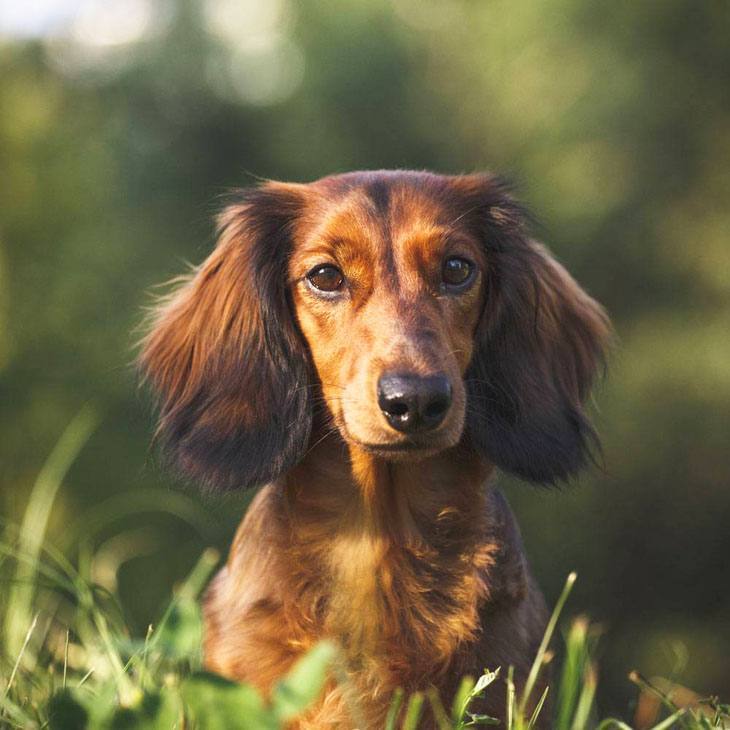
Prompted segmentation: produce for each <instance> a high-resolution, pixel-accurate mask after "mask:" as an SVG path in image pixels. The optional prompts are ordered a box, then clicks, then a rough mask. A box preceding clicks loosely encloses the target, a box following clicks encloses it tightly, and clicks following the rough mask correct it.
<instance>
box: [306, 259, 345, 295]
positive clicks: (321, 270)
mask: <svg viewBox="0 0 730 730" xmlns="http://www.w3.org/2000/svg"><path fill="white" fill-rule="evenodd" d="M307 281H308V282H309V283H310V284H311V285H312V286H313V287H314V288H315V289H317V290H318V291H322V292H327V293H332V292H336V291H339V290H340V289H341V288H342V285H343V283H344V281H345V277H344V275H343V274H342V272H341V271H340V270H339V269H338V268H337V267H336V266H333V265H332V264H320V265H319V266H315V267H314V268H313V269H312V270H311V271H310V272H309V273H308V274H307Z"/></svg>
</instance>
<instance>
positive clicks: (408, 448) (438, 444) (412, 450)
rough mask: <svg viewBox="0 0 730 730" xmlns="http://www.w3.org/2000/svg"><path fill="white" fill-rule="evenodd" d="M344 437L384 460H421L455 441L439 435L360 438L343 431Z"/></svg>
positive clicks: (434, 454) (450, 446) (357, 446)
mask: <svg viewBox="0 0 730 730" xmlns="http://www.w3.org/2000/svg"><path fill="white" fill-rule="evenodd" d="M344 438H345V441H347V442H348V443H350V444H352V445H353V446H354V447H356V448H358V449H360V450H361V451H365V452H366V453H368V454H372V455H373V456H376V457H378V458H379V459H383V460H384V461H421V460H422V459H427V458H429V457H431V456H436V454H439V453H441V452H442V451H446V450H447V449H450V448H452V447H453V446H454V445H455V443H456V442H455V441H454V439H452V438H446V437H445V436H439V435H433V436H430V435H424V436H422V437H420V438H418V437H415V436H410V437H408V438H407V439H405V438H404V439H400V440H393V439H389V440H386V439H384V438H382V439H360V438H357V437H355V436H354V435H353V434H352V433H345V434H344ZM457 440H458V439H457Z"/></svg>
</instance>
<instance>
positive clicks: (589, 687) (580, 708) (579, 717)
mask: <svg viewBox="0 0 730 730" xmlns="http://www.w3.org/2000/svg"><path fill="white" fill-rule="evenodd" d="M597 685H598V679H597V676H596V669H595V667H593V666H592V665H590V664H589V665H588V666H587V667H586V671H585V674H584V679H583V687H582V688H581V691H580V695H579V696H578V704H577V705H576V708H575V715H574V716H573V724H572V725H571V730H583V728H585V727H588V718H589V716H590V714H591V709H592V707H593V700H594V699H595V697H596V687H597Z"/></svg>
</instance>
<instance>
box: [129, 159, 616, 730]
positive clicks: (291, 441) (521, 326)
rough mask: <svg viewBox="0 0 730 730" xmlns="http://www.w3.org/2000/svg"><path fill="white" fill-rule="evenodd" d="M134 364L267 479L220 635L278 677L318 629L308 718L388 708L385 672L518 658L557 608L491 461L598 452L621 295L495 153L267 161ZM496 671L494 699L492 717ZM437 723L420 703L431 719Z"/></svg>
mask: <svg viewBox="0 0 730 730" xmlns="http://www.w3.org/2000/svg"><path fill="white" fill-rule="evenodd" d="M156 315H157V316H156V319H155V321H154V323H153V326H152V329H151V331H150V333H149V335H148V337H147V339H146V341H145V343H144V350H143V353H142V358H141V363H142V368H143V371H144V373H145V374H146V376H147V377H148V378H149V380H150V381H151V383H152V385H153V387H154V388H155V389H156V391H157V392H158V393H159V399H160V427H159V429H160V435H161V437H162V439H163V441H164V443H165V445H166V447H167V450H168V452H169V454H170V455H171V456H172V457H173V458H174V461H175V462H176V463H177V464H178V465H179V466H180V467H181V468H182V470H183V471H184V472H185V473H186V474H187V475H189V476H191V477H192V478H193V479H194V480H196V481H199V482H202V483H203V484H206V485H209V486H211V487H216V488H219V489H224V490H232V489H245V488H247V487H262V488H261V490H260V491H259V492H258V494H257V496H256V498H255V499H254V501H253V503H252V505H251V507H250V508H249V510H248V512H247V514H246V516H245V519H244V520H243V522H242V523H241V525H240V527H239V529H238V533H237V535H236V538H235V541H234V543H233V547H232V549H231V553H230V557H229V559H228V563H227V565H226V567H225V568H223V570H222V571H221V572H220V573H219V574H218V576H217V577H216V578H215V580H214V581H213V583H212V585H211V587H210V589H209V591H208V594H207V598H206V600H205V624H206V625H205V629H206V635H205V660H206V663H207V666H208V667H209V668H210V669H212V670H215V671H217V672H219V673H221V674H223V675H226V676H228V677H232V678H236V679H241V680H246V681H249V682H252V683H253V684H254V685H256V686H258V687H260V688H261V689H262V690H264V691H267V690H269V689H270V688H271V687H272V684H273V683H274V682H275V681H276V679H277V678H278V677H280V676H281V675H282V674H283V673H284V672H286V670H287V669H288V668H289V667H290V665H291V664H292V663H293V662H294V661H295V660H296V659H297V658H298V657H300V656H301V655H302V653H304V652H306V651H307V649H309V648H310V647H311V646H312V645H313V644H315V642H317V641H318V640H319V639H321V638H323V637H332V638H335V639H336V640H337V642H339V644H340V646H341V647H342V656H343V661H344V665H345V667H346V669H345V671H346V672H347V674H348V676H349V680H350V681H349V682H347V683H346V684H345V685H343V684H342V683H339V684H335V683H334V682H333V683H332V685H331V686H330V687H329V688H328V690H327V691H326V692H325V694H324V695H323V697H322V698H321V701H320V702H319V704H318V705H317V706H316V707H314V708H313V709H312V710H311V711H310V713H309V714H308V715H307V716H306V718H305V719H303V720H301V721H300V722H299V723H298V724H297V727H300V728H325V727H327V728H348V729H351V728H353V727H354V726H355V725H356V721H355V720H354V719H353V716H352V715H351V714H350V709H349V708H350V707H351V706H352V704H353V703H354V704H355V705H356V706H357V707H358V708H359V713H358V714H359V715H360V716H361V717H362V718H364V720H361V721H360V722H361V725H362V724H363V723H365V728H361V730H365V729H366V728H367V729H368V730H369V729H370V728H380V727H382V726H383V721H384V717H385V714H386V711H387V708H388V706H389V704H390V701H391V697H392V695H393V691H394V690H395V689H396V688H397V687H402V688H403V689H404V690H405V691H406V692H411V691H414V690H418V689H425V688H428V687H431V686H435V687H436V688H437V689H438V690H439V691H440V692H441V694H442V697H443V698H444V700H445V701H446V702H448V701H450V696H451V695H453V692H454V690H455V687H456V686H457V684H458V682H459V680H460V678H461V677H462V676H463V675H465V674H467V673H469V674H472V675H479V674H481V672H482V671H483V670H484V668H485V667H488V668H496V667H499V666H501V667H503V668H504V669H505V670H506V668H507V667H508V666H509V665H514V667H515V681H516V684H517V686H518V688H519V686H520V684H522V683H523V682H524V680H525V677H526V673H527V670H528V668H529V666H530V663H531V661H532V658H533V656H534V652H535V650H536V647H537V645H538V643H539V641H540V638H541V637H542V634H543V630H544V625H545V608H544V603H543V599H542V596H541V594H540V592H539V589H538V588H537V587H536V585H535V583H534V581H533V578H532V577H531V575H530V572H529V569H528V565H527V560H526V558H525V554H524V550H523V547H522V543H521V539H520V534H519V530H518V528H517V526H516V524H515V521H514V518H513V516H512V514H511V512H510V509H509V506H508V505H507V503H506V501H505V499H504V498H503V497H502V496H501V495H500V494H499V493H498V492H497V491H495V489H494V488H493V487H492V486H491V484H490V480H491V477H492V474H493V472H494V471H495V468H501V469H503V470H505V471H507V472H510V473H512V474H515V475H517V476H518V477H521V478H523V479H526V480H529V481H531V482H537V483H548V484H550V483H554V482H557V481H561V480H565V479H566V478H568V477H570V476H571V475H572V474H573V473H575V472H576V470H578V469H579V468H580V467H581V466H583V465H584V463H585V462H586V460H587V458H588V457H589V456H590V454H591V452H592V448H591V447H592V445H593V444H594V443H595V441H596V436H595V432H594V430H593V428H592V427H591V424H590V422H589V420H588V418H587V416H586V414H585V412H584V410H583V402H584V401H585V399H586V396H587V395H588V392H589V389H590V386H591V381H592V379H593V376H594V372H595V371H596V369H597V367H598V366H599V364H600V363H601V361H602V356H603V351H604V348H605V345H606V341H607V338H608V333H609V325H608V320H607V318H606V316H605V314H604V312H603V310H602V309H601V307H600V306H599V305H598V304H597V303H596V302H595V301H593V300H592V299H591V298H590V297H589V296H588V295H587V294H586V293H585V292H584V291H583V290H582V289H581V288H580V287H579V286H578V285H577V284H576V282H575V281H574V280H573V279H572V278H571V277H570V275H569V274H568V273H567V272H566V271H565V269H563V268H562V266H560V264H558V263H557V262H556V261H555V260H554V259H553V258H551V256H550V254H549V253H548V252H547V250H546V249H545V248H544V247H543V246H542V245H541V244H539V243H537V242H535V241H534V240H532V239H531V238H530V237H529V234H528V232H527V230H526V224H525V220H524V215H523V212H522V210H521V208H520V206H519V205H518V204H517V203H516V202H515V200H514V199H513V198H512V197H511V196H510V195H509V194H508V192H507V191H506V190H505V187H504V186H503V185H502V184H501V183H500V182H499V181H498V180H497V179H496V178H494V177H492V176H490V175H486V174H476V175H464V176H443V175H434V174H430V173H427V172H405V171H395V172H388V171H381V172H355V173H348V174H344V175H336V176H332V177H327V178H324V179H322V180H319V181H317V182H313V183H310V184H284V183H276V182H270V183H266V184H264V185H262V186H260V187H258V188H256V189H252V190H246V191H243V192H241V193H240V197H239V198H238V199H237V200H236V202H234V203H233V204H232V205H230V206H229V207H228V208H227V209H226V210H225V211H224V212H223V214H222V216H221V218H220V223H219V241H218V244H217V246H216V248H215V250H214V251H213V253H212V254H211V255H210V257H209V258H208V259H207V260H206V261H205V262H204V263H203V264H202V265H201V266H200V267H199V268H198V269H197V270H196V271H195V272H194V273H193V275H192V276H190V277H189V279H187V280H186V281H185V282H184V283H183V284H182V285H181V286H180V287H179V288H178V290H177V291H176V292H174V294H173V295H172V296H171V297H170V298H169V299H167V300H166V301H165V302H164V303H163V304H162V306H161V307H160V308H159V310H158V311H157V313H156ZM503 707H504V695H503V692H502V691H494V692H491V693H488V696H487V699H486V700H485V705H484V710H485V711H487V712H489V713H491V714H494V715H496V716H498V717H499V716H502V714H503ZM427 722H428V720H427Z"/></svg>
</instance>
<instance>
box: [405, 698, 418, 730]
mask: <svg viewBox="0 0 730 730" xmlns="http://www.w3.org/2000/svg"><path fill="white" fill-rule="evenodd" d="M421 712H423V692H414V693H413V694H412V695H411V697H410V699H409V700H408V707H406V716H405V719H404V720H403V730H416V728H417V727H418V721H419V720H420V719H421Z"/></svg>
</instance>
